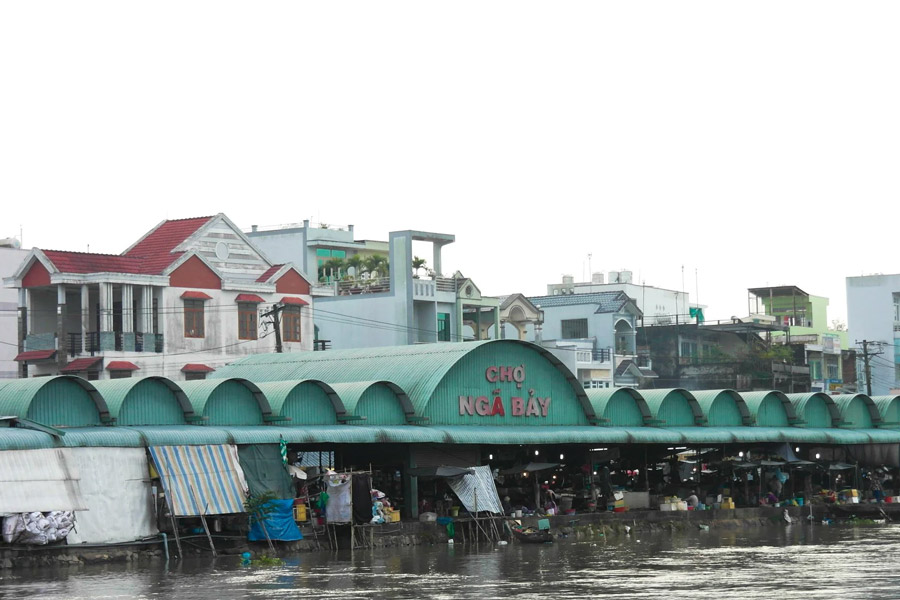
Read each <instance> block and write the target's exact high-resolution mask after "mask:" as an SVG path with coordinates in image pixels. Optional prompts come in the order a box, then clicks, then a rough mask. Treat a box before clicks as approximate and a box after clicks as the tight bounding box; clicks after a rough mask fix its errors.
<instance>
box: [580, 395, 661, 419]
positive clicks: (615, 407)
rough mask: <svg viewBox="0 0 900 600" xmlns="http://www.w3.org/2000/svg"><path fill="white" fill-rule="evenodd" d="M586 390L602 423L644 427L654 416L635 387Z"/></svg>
mask: <svg viewBox="0 0 900 600" xmlns="http://www.w3.org/2000/svg"><path fill="white" fill-rule="evenodd" d="M585 392H587V396H588V399H589V400H590V403H591V406H592V407H593V408H594V414H595V415H596V416H597V419H598V421H600V424H601V425H606V426H609V427H642V426H643V425H644V423H646V422H647V421H649V420H650V419H651V418H652V414H651V413H650V408H649V407H648V406H647V402H646V401H645V400H644V397H643V396H642V395H641V394H640V392H638V391H637V390H635V389H633V388H630V387H621V388H600V389H589V390H585Z"/></svg>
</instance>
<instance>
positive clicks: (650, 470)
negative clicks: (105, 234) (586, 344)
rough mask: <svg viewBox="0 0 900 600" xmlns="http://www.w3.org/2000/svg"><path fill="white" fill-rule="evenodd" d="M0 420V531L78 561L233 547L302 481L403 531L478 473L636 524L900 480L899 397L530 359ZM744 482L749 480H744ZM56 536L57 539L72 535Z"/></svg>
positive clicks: (323, 360)
mask: <svg viewBox="0 0 900 600" xmlns="http://www.w3.org/2000/svg"><path fill="white" fill-rule="evenodd" d="M0 413H2V414H3V415H6V417H4V418H3V419H0V424H2V425H4V426H3V427H0V473H3V475H4V481H5V482H6V483H7V485H4V486H2V489H0V512H5V513H19V514H24V513H32V512H33V511H47V512H48V514H49V513H51V512H54V511H69V512H71V513H74V519H75V520H76V521H77V522H78V524H79V525H78V528H77V533H76V537H73V538H72V539H70V540H69V543H73V542H74V541H75V540H77V541H79V542H84V543H89V544H92V543H100V544H107V543H127V542H130V541H134V540H139V539H145V538H147V536H154V535H156V534H157V533H166V532H167V533H169V534H177V533H178V531H179V530H181V529H182V528H190V529H192V530H195V529H197V528H198V527H201V522H202V528H208V527H211V526H210V525H209V524H208V523H207V522H206V519H207V518H209V519H213V518H215V519H216V521H217V522H219V523H218V525H215V526H217V527H218V526H221V527H224V528H226V529H227V528H229V527H237V528H238V530H240V527H242V526H243V525H242V523H243V524H246V517H243V520H241V516H242V514H243V513H244V512H245V510H246V508H245V501H246V500H247V496H248V494H250V495H251V496H252V495H259V494H262V493H264V492H272V493H273V494H276V497H277V498H283V499H284V500H285V502H287V503H288V507H290V506H291V505H292V503H294V502H295V500H294V498H295V496H299V497H300V498H301V499H303V502H304V506H306V505H307V504H310V508H311V507H312V506H311V503H310V502H309V501H308V498H309V492H308V489H307V486H308V485H309V483H308V482H307V479H305V478H309V481H321V477H322V475H323V474H324V473H325V471H326V470H327V469H334V470H336V471H337V472H338V475H340V473H342V472H345V473H357V474H364V476H365V479H364V482H363V484H361V485H364V487H365V494H364V495H365V496H366V497H367V495H368V491H369V489H377V490H379V492H378V493H379V494H382V493H383V494H385V495H386V496H388V497H389V498H390V500H391V503H392V505H393V507H395V508H397V509H399V510H398V512H396V513H394V512H391V511H385V513H384V514H385V515H387V516H388V518H389V519H395V518H400V516H401V514H402V516H403V518H417V517H418V516H419V514H420V513H429V514H434V513H440V514H445V513H447V512H448V511H450V509H451V508H452V505H453V504H455V501H454V500H452V497H451V496H450V495H449V494H450V488H449V487H447V486H448V485H449V484H448V483H446V477H447V475H446V474H447V473H452V474H456V475H459V474H460V473H471V472H474V471H475V470H476V469H482V471H480V473H481V474H482V475H483V474H485V473H487V481H488V483H489V484H490V486H491V490H492V494H494V495H496V497H497V498H501V497H502V498H504V499H506V498H509V501H508V503H509V504H511V505H513V506H516V507H518V510H523V511H525V512H529V513H530V512H538V514H541V513H540V512H539V511H545V510H550V509H548V508H547V505H548V504H547V503H548V502H552V503H553V505H554V506H553V509H552V511H556V510H559V511H560V512H563V511H576V512H579V513H582V512H594V511H598V510H599V511H604V510H605V509H606V508H607V501H606V499H607V498H611V496H610V495H609V494H610V493H611V492H608V491H607V490H611V489H613V488H615V489H616V490H621V494H622V498H623V499H622V500H621V502H623V503H627V506H629V507H631V508H633V509H636V508H651V507H655V506H657V505H661V504H666V505H668V503H667V502H664V501H663V500H662V498H663V496H668V495H669V494H672V493H683V491H684V490H685V489H688V490H689V489H692V488H694V489H702V490H703V491H704V492H706V493H707V494H708V496H706V497H707V498H715V497H716V495H717V494H718V495H722V494H723V492H724V495H725V496H728V497H734V498H735V499H736V500H737V505H738V506H756V505H758V503H759V502H760V501H762V500H763V498H764V494H765V492H766V488H763V487H762V479H763V478H764V477H766V476H767V475H766V471H765V469H772V470H773V473H774V472H779V471H780V470H782V469H783V472H782V476H785V475H789V477H790V478H789V477H785V479H786V480H788V481H789V483H788V484H786V485H785V486H784V489H783V491H782V490H781V489H780V488H779V491H778V498H779V500H781V499H785V498H791V499H793V498H796V497H801V498H802V497H804V496H805V497H807V498H809V497H810V496H811V494H812V493H813V492H812V489H813V488H812V485H813V483H815V486H816V487H818V486H825V485H828V482H831V481H833V479H831V478H832V477H834V476H833V475H831V474H822V473H818V474H816V473H812V472H811V471H810V470H809V469H810V468H811V466H814V465H818V464H819V463H823V464H825V463H826V461H828V464H831V465H832V466H833V465H834V464H838V465H842V466H840V467H839V468H842V469H847V468H850V469H853V468H855V469H856V471H857V474H855V475H852V477H853V479H852V481H853V483H854V484H856V487H862V485H861V483H859V482H861V481H862V480H860V479H859V474H858V471H859V468H860V467H864V468H874V467H879V468H889V469H893V470H894V471H895V472H896V471H897V467H900V456H898V448H900V396H884V397H875V398H870V397H869V396H866V395H864V394H853V395H839V396H830V395H828V394H823V393H812V394H784V393H782V392H779V391H761V392H749V393H738V392H735V391H733V390H713V391H698V392H691V391H688V390H685V389H677V388H676V389H667V390H635V389H632V388H609V389H588V390H586V389H585V388H584V386H583V385H582V383H581V382H580V381H579V380H578V378H577V377H576V376H575V375H574V374H573V373H572V372H571V371H569V370H568V369H567V368H566V367H565V365H564V364H563V363H562V362H561V361H560V360H559V359H557V358H556V357H555V356H554V355H553V353H551V352H550V351H548V350H547V349H545V348H542V347H540V346H537V345H534V344H531V343H528V342H522V341H518V340H486V341H481V342H469V343H455V344H454V343H447V344H428V345H420V346H401V347H392V348H368V349H355V350H344V351H339V350H334V351H330V352H297V353H280V354H279V353H270V354H258V355H253V356H248V357H245V358H242V359H239V360H237V361H235V362H234V363H232V364H231V365H227V366H223V367H221V368H219V369H217V370H216V371H215V372H214V373H212V374H211V378H209V379H207V380H205V381H187V382H185V381H180V382H179V381H174V380H171V379H169V378H166V377H142V378H130V379H121V380H110V381H88V380H86V379H84V378H82V377H75V376H69V375H59V376H51V377H38V378H29V379H19V380H9V381H6V382H2V383H0ZM751 454H752V455H754V456H755V457H761V458H762V461H757V462H754V463H747V462H746V461H747V459H748V458H749V457H750V455H751ZM776 455H777V456H779V457H781V458H780V459H779V460H777V461H775V460H774V459H773V458H772V457H774V456H776ZM738 456H740V457H745V458H742V459H741V460H742V461H743V462H740V463H739V462H732V461H736V460H737V457H738ZM284 461H287V463H289V465H290V466H291V467H292V469H293V471H292V472H294V473H295V475H300V473H302V475H300V477H301V478H300V479H294V480H292V479H291V478H290V476H289V475H288V472H289V471H288V469H286V467H285V462H284ZM747 464H750V465H751V467H748V466H747ZM711 465H715V467H712V466H711ZM773 465H776V466H773ZM848 465H849V466H848ZM749 468H753V469H758V474H759V476H758V477H757V478H756V479H749V478H748V477H746V476H744V475H740V474H738V473H739V469H749ZM483 469H487V470H486V471H485V470H483ZM804 473H805V474H804ZM898 473H900V472H898ZM491 474H492V475H491ZM329 477H330V476H329ZM451 477H452V476H451ZM846 477H847V479H845V480H844V481H850V478H851V475H847V476H846ZM826 478H827V479H826ZM795 482H796V483H795ZM751 483H752V484H751ZM347 485H349V483H347ZM494 486H496V491H495V492H494V491H493V490H494V489H495V487H494ZM301 488H302V490H303V491H301ZM454 491H456V490H454ZM551 492H553V494H554V495H553V496H551V495H550V494H551ZM551 497H552V498H555V499H554V500H549V498H551ZM490 500H491V499H490V498H489V497H488V496H487V495H483V496H481V503H482V504H481V505H480V506H482V507H483V508H484V507H485V506H490V504H489V501H490ZM557 501H558V503H559V505H558V508H557V506H556V502H557ZM615 501H616V502H617V503H618V502H620V500H619V499H618V497H617V498H616V500H615ZM379 502H381V500H380V499H379ZM504 502H507V501H506V500H504ZM609 502H610V504H609V506H614V507H615V508H619V505H618V504H616V505H614V504H612V503H611V502H612V500H609ZM111 503H112V504H111ZM722 504H723V506H726V507H727V506H731V503H730V501H728V502H724V501H723V502H722ZM111 505H115V506H116V507H117V510H118V512H117V513H116V515H115V516H109V515H108V514H107V513H108V512H109V508H108V507H109V506H111ZM622 506H625V504H623V505H622ZM364 508H365V509H366V510H369V513H370V515H371V514H372V513H371V510H370V509H371V508H372V507H364ZM305 510H306V509H304V511H305ZM470 510H471V509H470ZM475 511H476V512H478V509H475ZM505 511H506V508H503V509H501V510H500V511H499V512H505ZM66 514H68V513H66ZM303 514H304V515H305V514H306V513H305V512H304V513H303ZM551 514H552V513H551ZM59 518H60V520H59V525H58V527H57V528H56V529H54V530H53V531H54V532H56V533H55V534H54V535H57V534H59V532H62V531H66V533H68V530H67V529H66V528H67V527H69V526H70V525H71V521H72V517H68V516H66V515H65V514H63V516H61V517H59ZM303 518H304V519H305V518H306V517H303ZM355 518H356V517H354V519H355ZM298 520H302V519H299V518H298ZM354 522H355V521H354Z"/></svg>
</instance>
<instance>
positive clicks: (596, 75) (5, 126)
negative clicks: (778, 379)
mask: <svg viewBox="0 0 900 600" xmlns="http://www.w3.org/2000/svg"><path fill="white" fill-rule="evenodd" d="M898 17H900V3H897V2H895V1H891V2H865V3H852V2H840V3H838V2H824V1H816V2H784V1H778V2H742V3H735V2H723V1H721V0H717V1H715V2H670V1H667V2H617V3H613V2H600V1H591V2H528V1H522V0H518V1H515V2H491V1H487V0H479V1H477V2H466V1H455V2H439V3H438V2H423V1H416V2H408V3H401V2H377V1H376V2H373V1H366V2H301V1H292V2H264V3H259V2H254V3H251V2H243V3H235V2H223V1H217V2H190V1H185V0H179V1H178V2H152V3H150V2H147V3H135V2H122V1H121V0H117V1H115V2H90V1H78V2H70V1H66V2H58V3H57V2H41V1H39V0H37V1H18V2H15V1H14V2H4V3H2V4H0V201H2V204H0V206H2V219H0V237H6V236H18V235H19V231H20V227H21V228H22V230H23V231H24V245H25V246H26V247H32V246H37V247H41V248H56V249H66V250H85V249H86V248H87V246H88V244H89V245H90V249H91V251H93V252H107V253H119V252H121V251H123V250H124V249H125V248H126V247H128V245H130V244H131V243H132V242H133V241H135V240H136V239H137V238H138V237H139V236H140V235H141V234H143V233H144V232H145V231H147V230H148V229H150V228H151V227H152V226H153V225H155V224H156V223H157V222H158V221H160V220H162V219H165V218H180V217H190V216H201V215H209V214H215V213H218V212H223V213H225V214H227V215H228V216H229V217H230V218H231V219H232V220H233V221H234V222H235V223H237V224H238V225H239V226H241V227H243V228H249V227H250V225H251V224H259V225H275V224H279V223H290V222H299V221H302V220H303V219H304V218H311V219H312V220H313V221H314V222H315V221H321V222H325V223H329V224H334V225H346V224H349V223H353V224H354V225H355V226H356V233H357V238H369V239H386V238H387V233H388V231H392V230H401V229H419V230H426V231H435V232H441V233H453V234H455V235H456V243H455V244H452V245H451V246H449V247H447V250H446V252H445V271H452V270H455V269H459V270H461V271H462V272H463V273H464V274H465V275H467V276H469V277H472V278H473V279H474V280H475V282H476V283H477V284H478V285H479V287H480V288H481V289H482V291H483V292H484V293H487V294H491V295H499V294H506V293H511V292H516V291H520V292H523V293H526V294H542V293H545V291H546V284H547V283H550V282H556V281H558V280H559V279H560V277H561V275H562V274H563V273H570V274H572V275H574V276H575V278H576V280H581V279H582V275H584V276H585V277H587V270H588V266H587V256H588V254H591V255H592V258H591V265H590V266H591V268H592V269H593V270H595V271H609V270H613V269H630V270H631V271H633V273H634V278H635V281H636V282H641V281H644V282H646V283H647V284H648V285H655V286H660V287H669V288H675V289H680V288H681V287H682V267H683V268H684V287H685V289H686V290H687V291H689V292H690V293H691V299H692V301H696V300H697V299H698V298H696V291H697V289H699V301H700V302H701V303H702V304H706V305H708V306H709V309H708V315H709V316H711V317H712V318H728V317H730V316H731V315H734V314H746V313H747V292H746V290H747V288H748V287H756V286H765V285H782V284H793V285H797V286H799V287H801V288H802V289H804V290H805V291H807V292H809V293H812V294H816V295H821V296H827V297H830V299H831V311H830V316H829V318H830V319H834V318H841V319H844V318H845V314H846V308H845V303H846V301H845V283H844V278H845V277H846V276H849V275H860V274H870V273H875V272H882V273H894V272H900V264H898V260H897V258H896V255H895V254H894V249H895V247H896V242H895V239H896V237H895V236H896V231H897V220H898V210H897V199H898V187H900V183H898V165H900V77H898V74H900V73H898V62H900V35H898V34H897V31H898V26H900V18H898ZM428 258H430V257H428ZM695 273H696V274H697V277H696V278H695ZM851 325H852V324H851Z"/></svg>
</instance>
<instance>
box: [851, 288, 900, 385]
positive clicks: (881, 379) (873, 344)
mask: <svg viewBox="0 0 900 600" xmlns="http://www.w3.org/2000/svg"><path fill="white" fill-rule="evenodd" d="M847 326H848V329H849V332H850V335H849V338H850V343H854V342H855V343H856V344H857V348H858V350H857V368H856V373H857V377H858V381H859V383H858V389H859V391H860V392H863V393H866V374H865V364H864V360H863V356H862V342H863V341H864V340H865V341H867V342H869V343H870V344H868V346H867V350H868V352H870V353H872V352H878V353H880V354H879V355H878V356H872V357H871V358H870V359H869V365H870V370H871V385H872V395H875V396H883V395H886V394H892V393H896V392H897V390H898V388H900V366H898V365H900V274H897V275H865V276H862V277H847Z"/></svg>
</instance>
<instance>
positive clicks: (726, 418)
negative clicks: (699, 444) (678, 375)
mask: <svg viewBox="0 0 900 600" xmlns="http://www.w3.org/2000/svg"><path fill="white" fill-rule="evenodd" d="M691 393H692V394H693V395H694V398H696V399H697V404H699V405H700V409H701V410H702V411H703V414H704V415H705V416H706V421H707V424H708V425H709V426H710V427H736V426H739V425H750V424H752V422H753V417H752V416H751V414H750V409H749V408H747V403H746V402H744V399H743V398H742V397H741V395H740V394H739V393H737V392H736V391H734V390H700V391H696V392H691Z"/></svg>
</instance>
